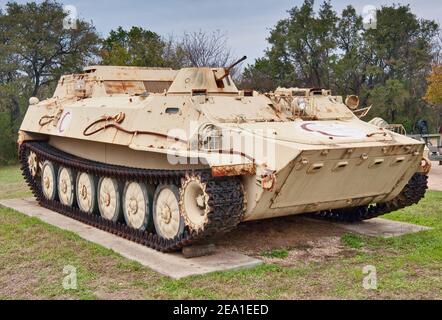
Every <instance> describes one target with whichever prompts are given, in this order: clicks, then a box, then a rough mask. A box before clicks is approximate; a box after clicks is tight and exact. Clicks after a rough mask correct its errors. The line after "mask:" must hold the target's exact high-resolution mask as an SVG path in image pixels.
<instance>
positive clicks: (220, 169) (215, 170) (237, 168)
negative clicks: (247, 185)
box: [212, 163, 256, 177]
mask: <svg viewBox="0 0 442 320" xmlns="http://www.w3.org/2000/svg"><path fill="white" fill-rule="evenodd" d="M255 173H256V166H255V165H254V164H253V163H249V164H236V165H225V166H215V167H212V176H214V177H233V176H247V175H254V174H255Z"/></svg>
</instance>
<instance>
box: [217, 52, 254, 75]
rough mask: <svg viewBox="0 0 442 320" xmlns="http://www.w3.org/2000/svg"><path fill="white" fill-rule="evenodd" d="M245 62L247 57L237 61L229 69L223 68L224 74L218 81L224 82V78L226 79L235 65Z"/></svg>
mask: <svg viewBox="0 0 442 320" xmlns="http://www.w3.org/2000/svg"><path fill="white" fill-rule="evenodd" d="M245 60H247V56H244V57H242V58H241V59H239V60H238V61H236V62H235V63H234V64H232V65H231V66H230V67H228V68H225V69H224V70H225V72H224V75H223V76H222V77H221V78H218V79H217V80H218V81H221V80H224V78H226V77H228V76H229V74H230V71H232V69H233V68H235V67H236V66H237V65H239V64H240V63H241V62H244V61H245Z"/></svg>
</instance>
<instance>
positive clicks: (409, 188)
mask: <svg viewBox="0 0 442 320" xmlns="http://www.w3.org/2000/svg"><path fill="white" fill-rule="evenodd" d="M427 189H428V176H427V175H425V174H421V173H416V174H415V175H414V176H413V177H412V178H411V180H410V181H409V182H408V184H407V185H406V186H405V188H404V190H402V192H401V193H400V194H399V195H398V196H397V197H396V198H395V199H393V200H391V201H389V202H386V203H380V204H373V205H369V206H363V207H356V208H348V209H337V210H327V211H321V212H318V213H314V214H313V215H312V217H313V218H317V219H324V220H329V221H334V222H350V223H352V222H359V221H364V220H369V219H373V218H376V217H379V216H382V215H384V214H387V213H390V212H393V211H396V210H400V209H403V208H405V207H409V206H412V205H414V204H417V203H419V201H420V200H422V199H423V198H424V197H425V193H426V191H427Z"/></svg>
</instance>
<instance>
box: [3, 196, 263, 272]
mask: <svg viewBox="0 0 442 320" xmlns="http://www.w3.org/2000/svg"><path fill="white" fill-rule="evenodd" d="M0 205H2V206H4V207H7V208H11V209H14V210H16V211H19V212H21V213H23V214H25V215H28V216H30V217H36V218H38V219H40V220H42V221H44V222H46V223H48V224H51V225H54V226H56V227H59V228H61V229H64V230H67V231H71V232H74V233H76V234H77V235H79V236H80V237H81V238H83V239H85V240H88V241H91V242H94V243H97V244H99V245H101V246H103V247H105V248H108V249H111V250H113V251H115V252H117V253H119V254H120V255H122V256H123V257H125V258H128V259H130V260H134V261H137V262H139V263H140V264H142V265H144V266H146V267H149V268H151V269H153V270H155V271H157V272H159V273H161V274H164V275H166V276H169V277H171V278H174V279H180V278H184V277H188V276H192V275H201V274H207V273H211V272H216V271H226V270H234V269H243V268H252V267H255V266H258V265H260V264H261V263H262V261H260V260H258V259H254V258H251V257H248V256H246V255H243V254H240V253H236V252H233V251H229V250H218V251H217V253H216V254H214V255H211V256H207V257H200V258H194V259H186V258H184V256H183V255H182V254H181V253H174V254H164V253H161V252H158V251H155V250H153V249H150V248H147V247H144V246H142V245H139V244H137V243H134V242H131V241H128V240H125V239H122V238H120V237H117V236H115V235H113V234H109V233H107V232H104V231H101V230H99V229H96V228H93V227H91V226H88V225H85V224H83V223H81V222H78V221H76V220H73V219H70V218H68V217H65V216H63V215H60V214H58V213H56V212H53V211H51V210H48V209H46V208H42V207H40V206H39V205H38V204H37V202H36V201H35V200H34V199H17V200H0Z"/></svg>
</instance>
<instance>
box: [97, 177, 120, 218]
mask: <svg viewBox="0 0 442 320" xmlns="http://www.w3.org/2000/svg"><path fill="white" fill-rule="evenodd" d="M98 195H99V196H98V209H99V210H100V214H101V216H102V217H103V218H104V219H106V220H109V221H113V222H117V221H118V220H119V219H120V217H121V203H120V197H121V195H120V188H119V186H118V182H117V181H116V180H115V179H111V178H101V179H100V182H99V183H98Z"/></svg>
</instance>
